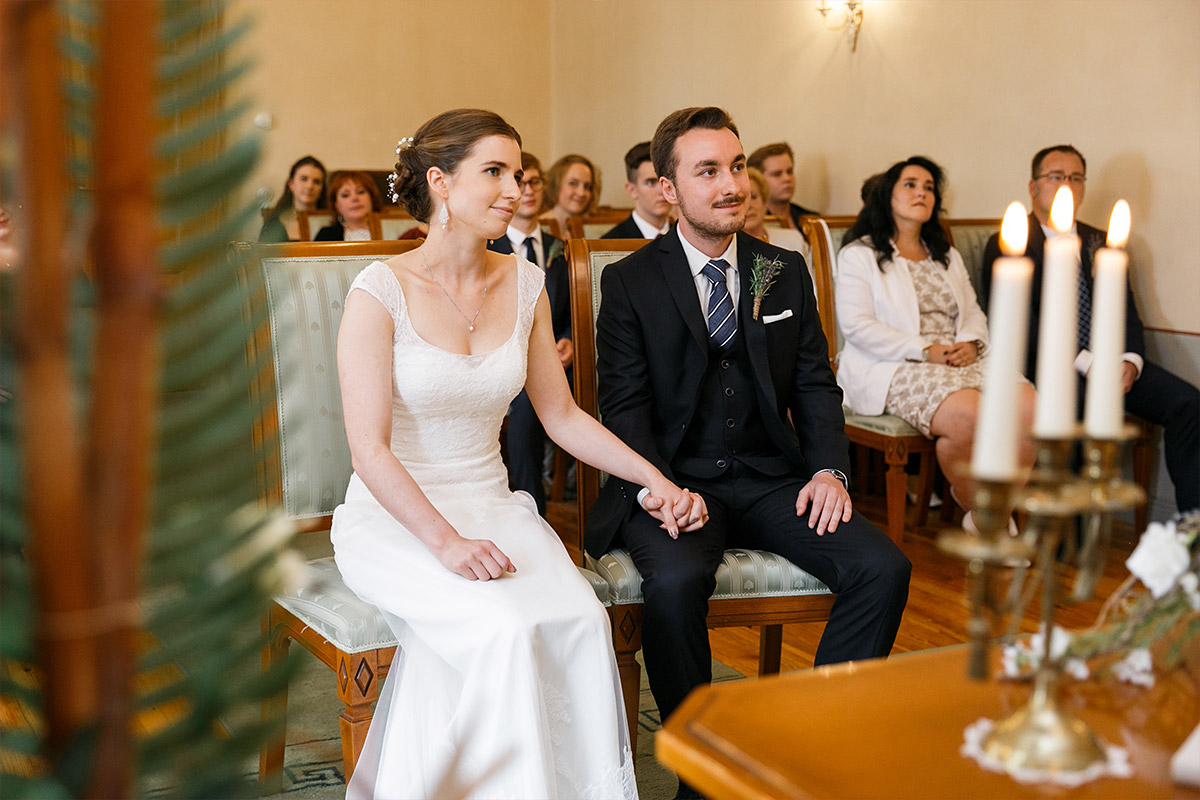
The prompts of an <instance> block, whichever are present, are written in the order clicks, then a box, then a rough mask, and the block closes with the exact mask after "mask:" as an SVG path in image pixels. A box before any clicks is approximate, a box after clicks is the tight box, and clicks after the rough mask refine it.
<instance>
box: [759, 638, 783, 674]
mask: <svg viewBox="0 0 1200 800" xmlns="http://www.w3.org/2000/svg"><path fill="white" fill-rule="evenodd" d="M782 657H783V626H782V625H763V626H762V629H761V632H760V633H759V637H758V674H759V676H760V677H761V676H763V675H778V674H779V664H780V661H781V660H782Z"/></svg>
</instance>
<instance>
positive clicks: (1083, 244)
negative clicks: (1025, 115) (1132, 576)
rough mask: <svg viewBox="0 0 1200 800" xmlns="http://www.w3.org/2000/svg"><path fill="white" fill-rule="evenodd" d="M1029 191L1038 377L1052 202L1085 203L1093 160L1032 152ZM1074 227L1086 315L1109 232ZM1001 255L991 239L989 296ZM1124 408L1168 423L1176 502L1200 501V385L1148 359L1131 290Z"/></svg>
mask: <svg viewBox="0 0 1200 800" xmlns="http://www.w3.org/2000/svg"><path fill="white" fill-rule="evenodd" d="M1032 167H1033V168H1032V170H1031V173H1030V175H1031V177H1030V180H1029V196H1030V198H1032V201H1033V213H1032V214H1030V215H1029V243H1028V245H1027V246H1026V250H1025V255H1027V256H1028V257H1029V258H1030V259H1032V261H1033V285H1032V291H1031V299H1032V307H1031V308H1030V312H1029V345H1028V353H1027V354H1026V361H1025V375H1026V376H1027V377H1028V378H1029V379H1030V380H1034V377H1035V374H1036V372H1035V369H1036V364H1037V343H1038V326H1039V316H1040V313H1041V301H1042V252H1043V249H1044V248H1045V244H1046V239H1047V237H1052V236H1055V235H1057V234H1055V232H1054V231H1053V230H1052V229H1051V228H1050V226H1049V220H1050V206H1051V204H1052V203H1053V202H1054V194H1055V192H1057V191H1058V189H1059V187H1061V186H1063V185H1067V186H1069V187H1070V189H1071V193H1072V195H1074V199H1075V208H1076V209H1078V208H1079V206H1080V205H1081V204H1082V203H1083V192H1084V187H1085V185H1086V182H1087V161H1086V160H1085V159H1084V157H1083V154H1082V153H1080V152H1079V151H1078V150H1076V149H1075V148H1074V147H1073V146H1071V145H1069V144H1063V145H1054V146H1052V147H1047V148H1045V149H1044V150H1041V151H1039V152H1038V153H1037V155H1035V156H1034V157H1033V164H1032ZM1074 233H1075V234H1076V235H1077V236H1078V237H1079V241H1080V268H1079V278H1080V284H1081V285H1080V287H1079V289H1080V303H1081V304H1080V316H1081V317H1082V316H1083V315H1084V313H1085V310H1086V309H1090V306H1091V298H1092V259H1093V257H1094V256H1095V253H1096V251H1097V250H1098V249H1099V248H1101V247H1104V244H1105V239H1106V238H1107V233H1106V232H1105V231H1102V230H1099V229H1098V228H1093V227H1092V226H1091V225H1086V224H1084V223H1082V222H1079V221H1078V220H1076V221H1075V227H1074ZM999 256H1000V237H999V235H998V234H997V235H993V236H992V238H991V239H989V240H988V243H987V248H986V250H985V251H984V257H983V276H982V277H983V295H984V300H985V303H986V298H987V296H988V293H989V292H990V289H991V276H992V264H993V262H994V261H995V260H996V259H997V258H998V257H999ZM1085 331H1086V326H1081V330H1080V334H1079V342H1078V347H1079V355H1078V357H1076V359H1075V369H1076V370H1077V371H1078V372H1079V393H1078V399H1079V408H1080V414H1081V416H1082V412H1083V403H1084V395H1085V392H1084V382H1085V379H1086V377H1087V373H1088V370H1089V369H1090V367H1091V363H1092V354H1091V352H1090V351H1089V350H1088V342H1087V334H1086V333H1085ZM1125 350H1126V352H1125V354H1124V356H1123V357H1122V361H1123V366H1124V370H1125V374H1124V380H1125V384H1124V385H1125V410H1126V411H1128V412H1129V413H1131V414H1135V415H1137V416H1139V417H1141V418H1142V419H1145V420H1148V421H1149V422H1153V423H1154V424H1156V425H1162V426H1163V427H1164V429H1165V431H1164V434H1163V450H1164V455H1165V457H1166V462H1167V472H1168V473H1169V474H1170V476H1171V481H1172V482H1173V483H1174V484H1175V504H1176V506H1177V507H1178V509H1179V510H1180V511H1188V510H1191V509H1194V508H1196V507H1197V506H1200V433H1198V431H1200V391H1198V390H1197V389H1196V387H1195V386H1192V385H1191V384H1189V383H1187V382H1186V381H1184V380H1182V379H1181V378H1179V377H1177V376H1175V375H1173V374H1172V373H1170V372H1168V371H1167V370H1165V369H1163V368H1162V367H1160V366H1159V365H1158V364H1155V363H1154V362H1152V361H1149V360H1148V359H1147V358H1146V341H1145V335H1144V332H1143V330H1142V320H1141V318H1140V317H1139V316H1138V312H1137V306H1136V305H1135V304H1134V300H1133V292H1132V291H1128V290H1127V294H1126V298H1125Z"/></svg>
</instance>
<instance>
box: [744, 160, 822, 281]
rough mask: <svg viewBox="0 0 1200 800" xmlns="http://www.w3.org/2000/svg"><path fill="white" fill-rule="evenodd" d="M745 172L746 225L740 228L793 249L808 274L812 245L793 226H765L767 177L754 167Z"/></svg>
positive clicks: (752, 234)
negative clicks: (747, 191)
mask: <svg viewBox="0 0 1200 800" xmlns="http://www.w3.org/2000/svg"><path fill="white" fill-rule="evenodd" d="M746 174H748V175H749V176H750V198H749V200H747V201H746V227H744V228H742V230H744V231H745V232H746V233H748V234H750V235H751V236H753V237H754V238H755V239H761V240H762V241H764V242H770V243H771V244H773V245H775V246H776V247H782V248H784V249H786V250H795V251H796V252H797V253H799V254H800V255H802V256H804V261H805V263H807V264H808V272H809V275H811V274H812V247H810V246H809V244H808V240H807V239H805V238H804V235H803V234H801V233H800V231H798V230H796V229H795V228H770V229H768V228H767V226H766V213H767V211H766V209H767V205H766V201H767V196H768V194H769V193H770V188H769V187H768V185H767V179H766V178H765V177H763V174H762V172H760V171H759V170H757V169H755V168H754V167H750V168H749V169H747V170H746ZM814 281H815V278H814Z"/></svg>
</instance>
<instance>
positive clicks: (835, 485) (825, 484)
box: [796, 345, 936, 536]
mask: <svg viewBox="0 0 1200 800" xmlns="http://www.w3.org/2000/svg"><path fill="white" fill-rule="evenodd" d="M935 346H936V345H935ZM809 501H812V511H811V512H810V513H809V515H808V527H809V528H813V527H816V529H817V536H824V535H825V532H826V531H828V532H830V533H833V532H834V531H836V530H837V526H838V523H839V522H849V521H850V517H851V515H852V514H853V513H854V505H853V504H852V503H851V502H850V494H849V492H847V491H846V487H845V486H843V485H842V482H841V481H840V480H838V479H837V478H836V477H835V476H834V475H832V474H831V473H828V472H819V473H817V474H816V475H814V476H813V479H812V480H811V481H809V482H808V483H807V484H806V485H805V487H804V488H803V489H801V490H800V493H799V494H798V495H796V516H797V517H802V516H804V509H806V508H808V506H809Z"/></svg>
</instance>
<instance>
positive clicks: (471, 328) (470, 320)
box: [417, 247, 488, 333]
mask: <svg viewBox="0 0 1200 800" xmlns="http://www.w3.org/2000/svg"><path fill="white" fill-rule="evenodd" d="M417 252H419V253H420V254H421V263H422V264H424V265H425V271H426V272H428V273H429V278H430V280H432V281H433V282H434V283H435V284H437V287H438V288H439V289H441V290H442V294H444V295H446V299H447V300H449V301H450V305H452V306H454V310H455V311H457V312H458V315H459V316H460V317H462V318H463V319H465V320H466V321H467V331H468V332H469V333H474V332H475V320H476V319H477V318H478V317H479V312H480V311H483V304H484V301H486V300H487V293H488V285H487V268H486V267H485V268H484V270H483V297H481V298H480V299H479V308H477V309H475V313H474V314H472V315H471V316H469V317H468V316H467V315H466V314H464V313H463V311H462V309H461V308H459V307H458V303H456V302H454V298H453V297H451V296H450V293H449V292H447V291H446V287H445V286H442V284H441V282H440V281H439V280H438V279H437V276H436V275H434V274H433V270H432V269H430V268H429V261H428V260H427V259H426V258H425V248H423V247H422V248H421V249H420V250H418V251H417Z"/></svg>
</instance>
